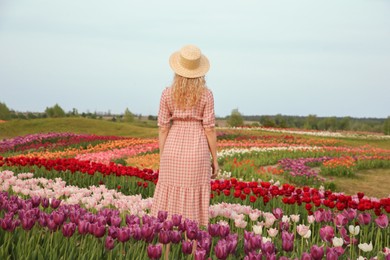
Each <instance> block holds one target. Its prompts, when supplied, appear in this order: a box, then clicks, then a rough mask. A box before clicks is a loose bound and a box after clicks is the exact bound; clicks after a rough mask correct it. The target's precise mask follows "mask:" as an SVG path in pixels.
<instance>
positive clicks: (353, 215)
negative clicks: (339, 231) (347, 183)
mask: <svg viewBox="0 0 390 260" xmlns="http://www.w3.org/2000/svg"><path fill="white" fill-rule="evenodd" d="M343 214H344V216H345V217H346V218H347V219H348V220H349V221H351V220H354V219H355V218H356V215H357V210H356V209H352V208H348V209H346V210H344V211H343Z"/></svg>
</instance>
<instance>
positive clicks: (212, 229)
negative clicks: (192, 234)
mask: <svg viewBox="0 0 390 260" xmlns="http://www.w3.org/2000/svg"><path fill="white" fill-rule="evenodd" d="M207 230H208V232H209V234H210V235H211V236H212V237H217V236H219V224H209V225H208V227H207Z"/></svg>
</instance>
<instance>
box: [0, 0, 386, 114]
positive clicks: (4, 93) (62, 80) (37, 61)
mask: <svg viewBox="0 0 390 260" xmlns="http://www.w3.org/2000/svg"><path fill="white" fill-rule="evenodd" d="M389 14H390V1H387V0H343V1H340V0H329V1H314V0H297V1H291V0H283V1H282V0H273V1H263V0H244V1H237V0H235V1H231V0H224V1H220V0H212V1H208V0H207V1H206V0H197V1H185V0H175V1H170V0H165V1H158V0H148V1H145V0H132V1H128V0H126V1H122V0H116V1H101V0H93V1H92V0H83V1H79V0H67V1H60V0H57V1H53V0H45V1H43V0H34V1H31V0H0V102H1V103H5V104H6V105H7V106H8V108H10V109H13V110H16V111H30V112H43V111H44V110H45V109H46V107H51V106H53V105H55V104H59V105H60V106H61V107H62V108H63V109H64V110H65V111H70V110H72V109H73V108H76V109H77V110H78V111H79V112H80V113H81V112H111V113H123V112H124V111H125V109H126V108H128V109H129V110H130V111H131V112H133V113H135V114H142V115H157V113H158V107H159V100H160V95H161V92H162V90H163V89H164V88H165V87H167V86H169V85H170V84H171V82H172V79H173V71H172V70H171V68H170V67H169V63H168V60H169V56H170V55H171V54H172V53H173V52H175V51H177V50H179V49H180V48H181V47H183V46H184V45H187V44H194V45H196V46H198V47H199V48H200V49H201V51H202V53H203V54H204V55H206V56H207V57H208V59H209V60H210V65H211V66H210V70H209V72H208V74H207V75H206V81H207V86H208V87H209V88H210V89H211V90H212V92H213V94H214V99H215V113H216V115H217V116H219V117H223V116H227V115H230V113H231V111H232V110H233V109H238V110H239V112H240V113H241V114H243V115H276V114H282V115H297V116H307V115H309V114H311V115H317V116H319V117H322V116H337V117H343V116H352V117H377V118H385V117H387V116H390V15H389Z"/></svg>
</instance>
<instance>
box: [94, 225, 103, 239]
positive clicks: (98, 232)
mask: <svg viewBox="0 0 390 260" xmlns="http://www.w3.org/2000/svg"><path fill="white" fill-rule="evenodd" d="M92 225H93V224H92ZM92 225H91V226H92ZM93 227H94V229H93V235H94V236H95V237H97V238H101V237H103V236H104V235H105V234H106V227H105V226H101V225H99V224H97V225H96V226H93Z"/></svg>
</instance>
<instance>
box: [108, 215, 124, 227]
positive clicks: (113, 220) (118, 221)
mask: <svg viewBox="0 0 390 260" xmlns="http://www.w3.org/2000/svg"><path fill="white" fill-rule="evenodd" d="M110 222H111V226H114V227H119V226H120V225H121V223H122V219H121V218H120V217H119V216H112V217H111V218H110Z"/></svg>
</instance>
